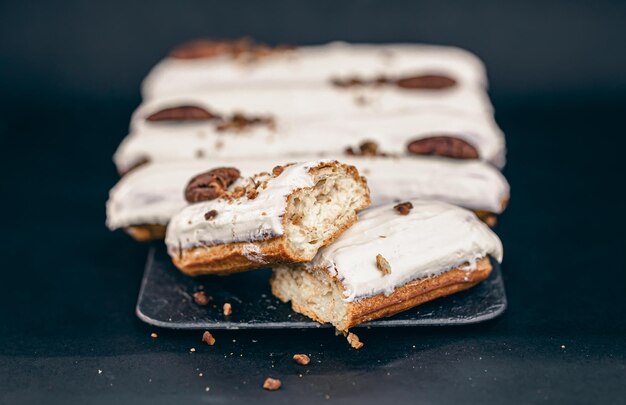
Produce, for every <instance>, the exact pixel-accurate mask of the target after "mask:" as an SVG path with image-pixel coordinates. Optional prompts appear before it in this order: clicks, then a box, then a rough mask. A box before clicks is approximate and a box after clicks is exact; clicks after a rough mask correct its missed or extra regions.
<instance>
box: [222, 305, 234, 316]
mask: <svg viewBox="0 0 626 405" xmlns="http://www.w3.org/2000/svg"><path fill="white" fill-rule="evenodd" d="M223 310H224V315H225V316H230V315H231V314H232V313H233V306H232V305H230V303H229V302H227V303H225V304H224V307H223Z"/></svg>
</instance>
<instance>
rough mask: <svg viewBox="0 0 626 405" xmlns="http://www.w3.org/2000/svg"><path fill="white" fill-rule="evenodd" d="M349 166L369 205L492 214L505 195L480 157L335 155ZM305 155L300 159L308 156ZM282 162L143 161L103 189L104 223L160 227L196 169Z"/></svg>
mask: <svg viewBox="0 0 626 405" xmlns="http://www.w3.org/2000/svg"><path fill="white" fill-rule="evenodd" d="M333 158H336V159H339V160H341V161H342V162H344V163H347V164H350V165H353V166H355V167H356V168H357V169H358V170H359V173H360V174H361V175H363V176H364V177H365V178H366V179H367V182H368V185H369V188H370V197H371V200H372V206H377V205H381V204H386V203H391V202H400V201H403V200H407V199H428V200H437V201H443V202H448V203H451V204H455V205H459V206H461V207H464V208H468V209H471V210H473V211H474V212H476V213H477V214H478V215H480V216H481V217H482V218H483V219H485V220H487V219H491V218H493V219H495V215H497V214H500V213H501V212H502V211H503V209H504V207H505V205H506V202H507V201H508V199H509V185H508V183H507V181H506V179H505V178H504V176H502V174H501V173H500V172H499V171H498V170H497V169H495V168H494V167H492V166H491V165H488V164H486V163H484V162H479V161H456V160H452V159H445V158H438V157H400V158H391V157H378V156H372V157H360V156H335V157H333ZM313 159H314V158H313V157H309V158H308V159H304V160H313ZM282 162H283V159H282V158H261V159H237V160H231V159H212V160H206V159H196V160H192V161H188V162H168V163H148V164H146V165H144V166H141V167H139V168H137V169H135V170H133V171H132V172H130V173H129V174H127V175H126V176H124V177H122V179H120V181H119V182H118V184H117V185H115V187H113V188H112V189H111V191H110V193H109V200H108V201H107V207H106V208H107V226H108V227H109V228H110V229H111V230H113V229H118V228H125V229H127V230H130V231H131V233H132V234H133V235H135V234H136V232H137V231H138V230H141V229H144V230H146V229H159V227H160V229H161V234H157V235H154V236H155V237H157V238H158V237H163V236H164V231H165V226H166V225H167V223H168V222H169V220H170V218H171V217H172V216H173V215H174V214H175V213H176V212H178V211H180V210H181V209H182V208H184V207H185V206H186V205H187V202H186V201H185V198H184V192H185V186H186V185H187V183H188V182H189V180H190V179H191V178H192V177H193V176H194V175H196V174H199V173H201V172H204V171H207V170H210V169H214V168H218V167H228V166H235V167H237V168H238V169H239V171H240V172H241V174H242V176H244V177H247V176H251V175H253V174H254V173H258V172H260V171H262V170H263V169H266V168H268V167H274V166H276V165H278V164H280V163H282Z"/></svg>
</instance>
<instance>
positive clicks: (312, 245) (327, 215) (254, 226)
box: [165, 160, 370, 275]
mask: <svg viewBox="0 0 626 405" xmlns="http://www.w3.org/2000/svg"><path fill="white" fill-rule="evenodd" d="M270 170H272V173H271V174H270V173H268V172H264V173H259V174H257V175H255V176H252V177H249V178H243V179H242V178H240V177H239V174H240V173H239V171H238V170H237V169H234V168H221V169H217V170H213V171H209V172H207V173H203V174H202V175H199V176H196V177H194V178H193V179H192V180H190V182H189V184H188V185H187V187H186V189H185V196H186V199H187V201H189V202H191V203H192V204H191V205H189V206H187V207H185V208H183V209H182V210H181V211H180V212H178V213H177V214H175V215H174V216H173V217H172V219H171V221H170V223H169V225H168V228H167V234H166V238H165V243H166V244H167V248H168V252H169V253H170V256H171V257H172V261H173V262H174V264H175V265H176V266H177V267H178V268H179V269H180V270H181V271H182V272H184V273H186V274H189V275H198V274H228V273H233V272H238V271H243V270H248V269H253V268H259V267H267V266H268V265H271V264H275V263H284V262H301V261H306V260H310V259H312V258H313V256H314V255H315V253H316V252H317V250H318V249H319V248H320V247H321V246H325V245H327V244H328V243H330V242H332V241H333V240H334V239H335V238H336V237H337V236H338V235H340V234H341V233H342V232H344V231H345V230H346V229H347V228H348V227H350V226H351V225H352V224H353V223H354V221H355V220H356V213H357V212H358V211H360V210H362V209H364V208H366V207H367V206H369V204H370V198H369V190H368V188H367V184H366V182H365V179H363V178H362V177H361V176H360V175H359V173H358V171H357V169H356V168H355V167H354V166H350V165H346V164H342V163H339V162H337V161H330V160H324V161H313V162H305V163H297V164H288V165H285V166H277V167H275V168H274V169H270Z"/></svg>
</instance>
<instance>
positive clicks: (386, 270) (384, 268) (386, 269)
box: [376, 254, 391, 276]
mask: <svg viewBox="0 0 626 405" xmlns="http://www.w3.org/2000/svg"><path fill="white" fill-rule="evenodd" d="M376 267H378V270H380V271H381V273H383V275H384V276H386V275H388V274H391V266H390V265H389V262H388V261H387V259H385V258H384V257H383V255H381V254H377V255H376Z"/></svg>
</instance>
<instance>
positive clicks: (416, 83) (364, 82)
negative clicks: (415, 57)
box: [331, 74, 457, 90]
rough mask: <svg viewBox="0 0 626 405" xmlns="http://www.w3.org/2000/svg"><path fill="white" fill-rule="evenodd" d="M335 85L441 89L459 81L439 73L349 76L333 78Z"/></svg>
mask: <svg viewBox="0 0 626 405" xmlns="http://www.w3.org/2000/svg"><path fill="white" fill-rule="evenodd" d="M331 83H332V84H333V86H336V87H341V88H350V87H365V86H367V87H376V86H397V87H400V88H402V89H422V90H440V89H447V88H450V87H454V86H456V84H457V82H456V80H454V79H453V78H451V77H448V76H444V75H437V74H426V75H421V76H404V77H395V78H393V77H387V76H384V75H380V76H378V77H375V78H372V79H362V78H360V77H357V76H352V77H348V78H343V79H342V78H334V79H331Z"/></svg>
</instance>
